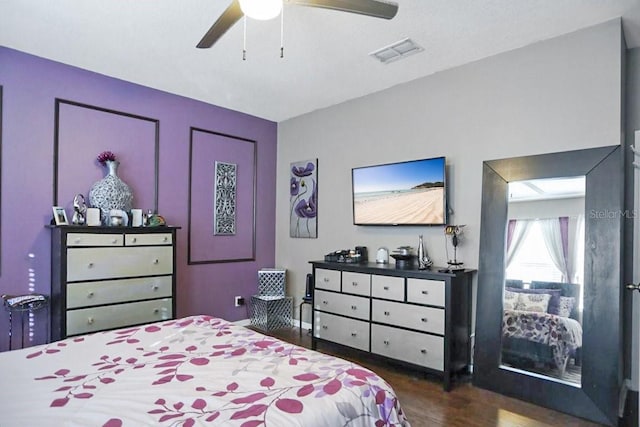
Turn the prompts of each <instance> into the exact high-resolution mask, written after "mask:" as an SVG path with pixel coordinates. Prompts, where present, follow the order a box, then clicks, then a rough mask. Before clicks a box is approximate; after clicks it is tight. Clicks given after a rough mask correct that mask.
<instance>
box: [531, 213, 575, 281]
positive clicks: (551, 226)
mask: <svg viewBox="0 0 640 427" xmlns="http://www.w3.org/2000/svg"><path fill="white" fill-rule="evenodd" d="M538 223H539V224H540V230H542V238H543V239H544V243H545V246H546V247H547V250H548V251H549V256H550V257H551V261H553V265H555V266H556V268H557V269H558V270H560V272H561V273H562V281H563V282H567V281H569V278H570V276H569V272H568V270H567V257H566V255H565V253H567V252H566V251H565V247H567V245H568V243H567V242H568V240H569V234H568V231H567V230H568V227H567V226H566V225H565V227H564V234H565V236H563V231H562V229H563V227H561V221H560V218H552V219H541V220H539V221H538Z"/></svg>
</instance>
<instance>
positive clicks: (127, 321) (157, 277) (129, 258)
mask: <svg viewBox="0 0 640 427" xmlns="http://www.w3.org/2000/svg"><path fill="white" fill-rule="evenodd" d="M50 228H51V305H50V311H51V339H52V340H53V341H55V340H59V339H62V338H66V337H68V336H73V335H79V334H84V333H89V332H97V331H103V330H108V329H114V328H120V327H125V326H130V325H139V324H143V323H149V322H154V321H160V320H167V319H173V318H174V316H175V305H176V304H175V288H176V274H175V264H176V252H175V248H176V230H177V229H178V227H149V228H143V227H80V226H59V227H53V226H52V227H50Z"/></svg>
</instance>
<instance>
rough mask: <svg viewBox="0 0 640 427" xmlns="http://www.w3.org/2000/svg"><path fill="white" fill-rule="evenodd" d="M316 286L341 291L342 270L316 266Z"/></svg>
mask: <svg viewBox="0 0 640 427" xmlns="http://www.w3.org/2000/svg"><path fill="white" fill-rule="evenodd" d="M315 273H316V278H315V282H316V283H315V287H316V288H318V289H328V290H330V291H336V292H340V272H339V271H338V270H325V269H322V268H316V272H315Z"/></svg>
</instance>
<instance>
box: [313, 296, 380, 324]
mask: <svg viewBox="0 0 640 427" xmlns="http://www.w3.org/2000/svg"><path fill="white" fill-rule="evenodd" d="M313 301H314V304H315V307H314V308H315V309H316V310H322V311H328V312H329V313H335V314H342V315H344V316H349V317H356V318H358V319H364V320H369V298H364V297H357V296H354V295H344V294H337V293H335V292H326V291H315V294H314V298H313Z"/></svg>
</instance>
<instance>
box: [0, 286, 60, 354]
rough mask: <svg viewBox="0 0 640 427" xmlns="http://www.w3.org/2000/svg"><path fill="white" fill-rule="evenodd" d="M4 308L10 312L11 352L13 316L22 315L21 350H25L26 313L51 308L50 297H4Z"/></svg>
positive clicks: (40, 295) (32, 295) (38, 295)
mask: <svg viewBox="0 0 640 427" xmlns="http://www.w3.org/2000/svg"><path fill="white" fill-rule="evenodd" d="M2 301H3V305H4V308H5V309H6V310H7V311H8V312H9V350H11V349H12V343H13V316H14V315H15V314H17V313H19V314H20V334H21V335H22V341H21V348H24V318H25V314H26V313H33V312H35V311H38V310H40V309H43V308H46V307H48V306H49V297H47V296H46V295H42V294H28V295H2Z"/></svg>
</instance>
